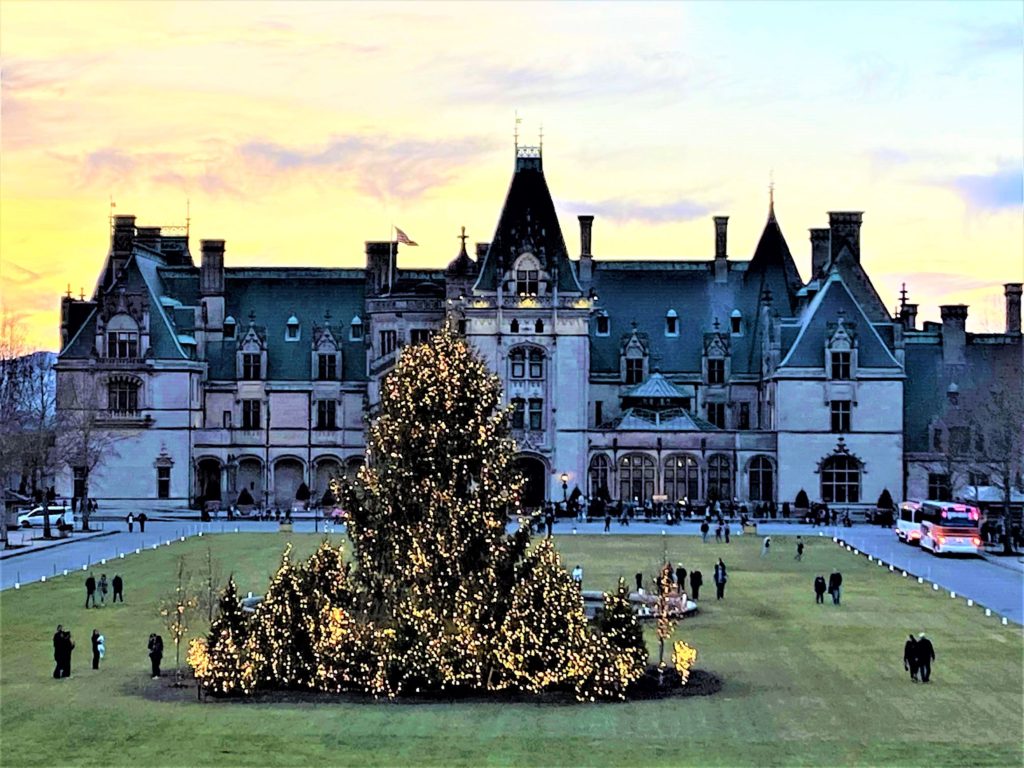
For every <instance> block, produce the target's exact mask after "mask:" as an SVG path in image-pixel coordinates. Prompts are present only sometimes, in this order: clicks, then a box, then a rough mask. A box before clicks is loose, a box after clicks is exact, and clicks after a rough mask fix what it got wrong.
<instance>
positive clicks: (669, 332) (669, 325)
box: [665, 309, 679, 336]
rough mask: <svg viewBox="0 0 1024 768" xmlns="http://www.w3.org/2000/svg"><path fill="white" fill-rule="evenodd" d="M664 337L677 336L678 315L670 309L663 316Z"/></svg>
mask: <svg viewBox="0 0 1024 768" xmlns="http://www.w3.org/2000/svg"><path fill="white" fill-rule="evenodd" d="M665 335H666V336H678V335H679V315H677V314H676V311H675V310H674V309H670V310H669V311H668V313H667V314H666V315H665Z"/></svg>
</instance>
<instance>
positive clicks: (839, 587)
mask: <svg viewBox="0 0 1024 768" xmlns="http://www.w3.org/2000/svg"><path fill="white" fill-rule="evenodd" d="M842 592H843V574H841V573H840V572H839V571H832V573H831V575H830V576H829V577H828V593H829V594H830V595H832V605H839V600H840V598H841V597H842Z"/></svg>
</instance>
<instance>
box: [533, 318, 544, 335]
mask: <svg viewBox="0 0 1024 768" xmlns="http://www.w3.org/2000/svg"><path fill="white" fill-rule="evenodd" d="M533 332H534V333H544V321H543V320H538V321H537V322H536V323H534V324H533Z"/></svg>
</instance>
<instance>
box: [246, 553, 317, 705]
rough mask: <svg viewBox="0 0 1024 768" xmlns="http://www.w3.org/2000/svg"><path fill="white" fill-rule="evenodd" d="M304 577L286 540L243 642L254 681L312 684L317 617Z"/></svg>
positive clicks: (294, 685) (289, 685) (279, 684)
mask: <svg viewBox="0 0 1024 768" xmlns="http://www.w3.org/2000/svg"><path fill="white" fill-rule="evenodd" d="M304 581H305V579H304V575H303V572H302V569H301V568H300V567H299V566H296V565H294V564H293V563H292V561H291V545H290V544H289V545H288V547H287V548H286V549H285V551H284V554H283V555H282V557H281V566H280V567H279V568H278V569H277V573H275V574H274V578H273V579H272V580H271V582H270V587H269V588H268V589H267V594H266V595H265V596H264V598H263V602H261V603H260V604H259V606H257V608H256V613H255V615H254V616H253V623H252V631H251V632H250V635H249V638H248V642H247V643H246V649H245V652H246V655H247V657H248V659H249V660H250V661H251V662H252V664H253V668H254V669H253V675H254V678H255V682H256V684H257V685H259V686H261V687H270V688H306V687H310V686H312V685H313V684H314V681H315V678H316V666H315V659H314V654H313V624H314V622H315V621H316V618H315V611H314V610H313V606H312V605H311V603H310V600H309V598H308V596H307V595H306V591H305V585H304Z"/></svg>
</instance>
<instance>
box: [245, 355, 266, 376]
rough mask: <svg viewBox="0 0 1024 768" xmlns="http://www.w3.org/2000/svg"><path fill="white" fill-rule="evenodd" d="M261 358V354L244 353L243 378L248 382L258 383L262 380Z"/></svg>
mask: <svg viewBox="0 0 1024 768" xmlns="http://www.w3.org/2000/svg"><path fill="white" fill-rule="evenodd" d="M261 357H262V355H261V354H260V353H259V352H243V353H242V378H243V379H246V380H248V381H257V380H259V379H260V378H262V372H261V370H260V369H261V367H262V366H261V362H262V361H261Z"/></svg>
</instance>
